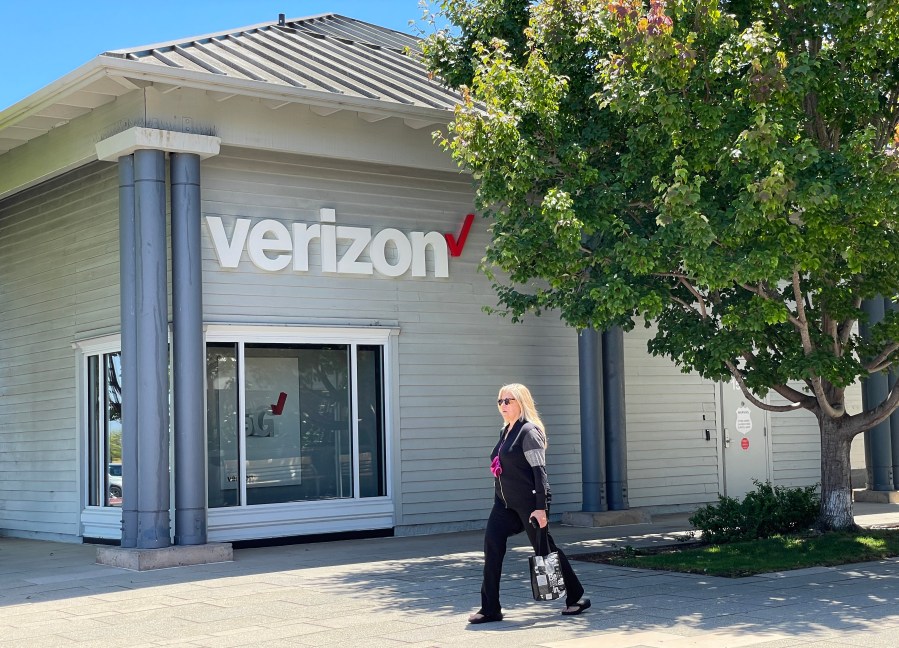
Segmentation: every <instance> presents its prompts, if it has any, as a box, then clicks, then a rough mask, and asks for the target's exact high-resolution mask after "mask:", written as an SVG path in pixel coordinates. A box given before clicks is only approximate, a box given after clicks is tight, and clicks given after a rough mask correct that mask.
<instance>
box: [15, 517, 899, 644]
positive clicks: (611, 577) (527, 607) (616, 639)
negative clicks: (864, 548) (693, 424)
mask: <svg viewBox="0 0 899 648" xmlns="http://www.w3.org/2000/svg"><path fill="white" fill-rule="evenodd" d="M855 512H856V518H857V521H858V522H859V523H860V524H862V525H865V526H872V525H874V526H877V525H899V505H897V504H856V505H855ZM687 528H688V524H687V522H686V516H685V515H668V516H655V517H654V519H653V523H652V524H646V525H634V526H626V527H613V528H605V529H583V528H573V527H561V526H558V525H557V526H555V527H554V530H553V534H554V535H555V537H556V539H557V540H558V541H559V543H560V544H562V545H563V546H564V547H565V549H566V551H567V552H568V553H572V554H576V553H585V552H592V551H599V550H603V549H608V548H613V547H621V546H625V545H632V546H642V545H647V544H661V543H671V542H673V541H674V538H675V536H676V535H677V534H678V533H681V532H683V531H685V530H686V529H687ZM520 538H521V540H524V536H520ZM481 542H482V534H481V533H480V532H467V533H454V534H445V535H433V536H424V537H408V538H379V539H368V540H344V541H338V542H329V543H317V544H304V545H291V546H284V547H268V548H261V549H238V550H235V552H234V555H235V560H234V562H231V563H219V564H212V565H199V566H194V567H179V568H176V569H168V570H159V571H152V572H131V571H126V570H122V569H117V568H114V567H106V566H100V565H95V564H93V563H94V559H95V554H96V547H93V546H89V545H72V544H63V543H53V542H41V541H33V540H18V539H10V538H0V648H7V647H9V648H12V647H13V646H14V647H16V648H32V647H33V648H40V647H44V646H46V647H48V648H62V647H68V646H72V647H78V648H89V647H93V646H103V647H107V646H109V647H113V646H129V647H149V646H196V647H200V646H205V647H210V648H212V647H223V648H224V647H231V646H266V647H275V648H276V647H280V646H341V647H346V648H350V647H353V646H373V647H381V646H385V647H391V646H403V647H405V648H425V647H437V646H439V647H441V648H443V647H451V646H452V647H455V646H460V645H465V646H466V647H467V648H477V647H479V646H483V647H485V648H487V647H490V648H494V647H506V646H508V647H510V648H513V647H514V648H526V647H528V646H543V647H547V648H586V647H592V646H597V647H601V648H688V647H690V648H700V647H702V648H705V647H708V648H727V647H743V646H753V647H756V648H763V647H764V648H775V647H778V648H779V647H783V648H787V647H794V646H809V647H810V646H816V647H818V648H837V647H841V648H846V647H847V646H866V647H869V648H878V647H886V646H889V647H899V559H892V560H887V561H883V562H877V563H865V564H858V565H845V566H842V567H832V568H815V569H806V570H801V571H795V572H784V573H775V574H765V575H761V576H754V577H750V578H742V579H725V578H712V577H703V576H694V575H686V574H672V573H665V572H655V571H647V570H637V569H623V568H618V567H610V566H608V565H600V564H595V563H587V562H581V561H576V562H574V568H575V570H576V571H577V572H578V575H579V576H580V578H581V580H582V581H583V582H584V585H585V587H586V588H587V596H589V597H590V598H591V599H592V601H593V607H592V608H591V609H590V610H589V611H588V612H586V613H584V614H583V615H581V616H578V617H563V616H561V615H560V614H559V611H560V610H561V608H562V605H563V604H562V603H561V602H556V603H554V604H538V603H535V602H534V601H532V600H531V598H530V588H529V586H528V583H527V579H526V566H527V561H526V557H527V556H528V555H529V553H530V552H529V550H528V549H527V548H526V547H524V546H521V545H520V544H519V545H515V544H510V549H511V550H510V552H509V555H508V556H507V560H506V570H505V575H504V579H503V605H504V611H505V614H506V620H504V621H503V622H501V623H493V624H485V625H481V626H471V625H469V624H467V623H466V617H467V615H468V614H469V613H470V612H472V611H474V610H475V609H477V607H478V603H479V593H478V592H479V588H480V572H481ZM512 547H514V548H512Z"/></svg>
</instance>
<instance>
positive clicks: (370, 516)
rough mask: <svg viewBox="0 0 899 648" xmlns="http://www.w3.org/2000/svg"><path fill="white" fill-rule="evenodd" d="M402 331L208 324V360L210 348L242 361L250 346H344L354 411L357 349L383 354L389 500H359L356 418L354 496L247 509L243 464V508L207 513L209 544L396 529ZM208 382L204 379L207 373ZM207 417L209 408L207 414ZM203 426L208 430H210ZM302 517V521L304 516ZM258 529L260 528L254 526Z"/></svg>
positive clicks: (240, 410)
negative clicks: (219, 347) (230, 349)
mask: <svg viewBox="0 0 899 648" xmlns="http://www.w3.org/2000/svg"><path fill="white" fill-rule="evenodd" d="M398 335H399V328H398V327H394V326H328V325H299V326H280V325H254V324H246V325H245V324H208V325H207V326H206V329H205V336H204V337H205V339H204V356H205V348H206V345H207V344H210V343H215V344H234V345H235V348H236V351H237V357H238V360H240V359H242V358H243V350H244V346H245V345H247V344H263V345H264V344H288V345H302V344H340V345H347V346H349V347H350V349H351V353H350V359H351V360H350V367H349V370H350V371H351V376H352V388H351V398H352V407H353V410H354V411H358V384H357V380H358V375H357V370H358V367H357V366H356V365H357V359H358V355H357V347H358V346H362V345H367V346H380V347H381V348H382V355H381V362H382V368H381V372H382V399H383V409H384V412H383V418H384V420H383V427H384V487H385V495H380V496H373V497H360V480H359V452H358V448H359V436H358V434H359V429H358V421H357V420H355V419H356V418H357V417H353V418H354V420H353V422H352V423H353V425H352V439H353V447H354V452H353V459H352V461H353V477H354V479H353V496H352V497H347V498H341V499H323V500H309V501H296V502H283V503H272V504H252V505H249V504H246V501H247V498H246V467H245V462H244V461H241V462H240V480H241V484H240V488H241V493H240V502H241V503H240V504H239V505H237V506H230V507H220V508H208V509H207V510H208V530H209V531H208V533H209V539H210V541H228V540H243V539H251V538H256V537H265V536H266V535H271V536H284V535H306V534H315V533H332V532H340V531H350V530H362V529H374V528H391V527H393V526H394V524H395V509H394V494H395V487H394V483H395V481H394V477H395V475H394V465H395V461H394V458H393V454H394V430H396V429H397V427H396V424H395V421H396V418H395V412H396V398H397V395H396V389H395V386H394V385H395V367H396V364H395V362H396V358H395V355H396V343H395V340H396V337H397V336H398ZM243 372H244V362H240V361H238V385H239V387H238V390H239V397H238V420H239V421H243V420H245V416H244V415H245V412H244V407H245V395H244V394H243V391H244V389H245V376H244V373H243ZM204 376H205V373H204ZM204 411H205V408H204ZM205 429H206V428H205V425H204V430H205ZM245 443H246V436H245V434H244V433H241V434H239V444H240V449H239V452H240V456H241V457H245V456H246V447H245ZM300 511H302V514H301V515H299V512H300ZM251 525H255V526H251Z"/></svg>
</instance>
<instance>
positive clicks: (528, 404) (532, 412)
mask: <svg viewBox="0 0 899 648" xmlns="http://www.w3.org/2000/svg"><path fill="white" fill-rule="evenodd" d="M503 394H512V397H513V398H514V399H515V400H516V401H517V402H518V406H519V407H520V408H521V415H520V416H519V417H518V420H519V421H529V422H531V423H533V424H534V425H536V426H537V427H538V428H539V429H540V431H541V432H542V433H543V442H544V445H546V447H549V439H548V438H547V436H546V428H545V427H544V426H543V421H541V420H540V413H539V412H538V411H537V406H536V405H535V404H534V397H533V396H531V390H530V389H528V388H527V387H525V386H524V385H522V384H521V383H512V384H510V385H503V386H502V387H500V388H499V394H498V396H497V398H502V397H503Z"/></svg>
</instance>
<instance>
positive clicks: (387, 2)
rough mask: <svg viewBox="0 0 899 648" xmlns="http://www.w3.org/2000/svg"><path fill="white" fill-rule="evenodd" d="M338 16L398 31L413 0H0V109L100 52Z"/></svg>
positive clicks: (410, 14)
mask: <svg viewBox="0 0 899 648" xmlns="http://www.w3.org/2000/svg"><path fill="white" fill-rule="evenodd" d="M279 13H283V14H285V15H286V16H287V18H288V19H289V18H302V17H304V16H313V15H316V14H321V13H338V14H342V15H344V16H349V17H351V18H357V19H359V20H364V21H366V22H371V23H374V24H376V25H381V26H382V27H389V28H390V29H396V30H399V31H402V32H406V33H414V30H413V28H412V27H410V26H409V21H410V20H412V21H416V22H418V21H419V18H420V17H421V9H420V8H419V4H418V0H277V1H275V0H149V1H144V2H134V1H132V0H0V26H2V28H3V33H2V34H0V110H3V109H5V108H7V107H9V106H11V105H12V104H14V103H17V102H18V101H20V100H21V99H24V98H25V97H27V96H29V95H31V94H33V93H34V92H36V91H38V90H40V89H41V88H43V87H44V86H46V85H49V84H50V83H52V82H53V81H55V80H56V79H58V78H60V77H61V76H64V75H65V74H67V73H69V72H71V71H72V70H74V69H75V68H77V67H79V66H81V65H83V64H84V63H87V62H88V61H89V60H91V59H92V58H94V57H95V56H97V55H98V54H100V53H102V52H106V51H109V50H116V49H125V48H131V47H139V46H141V45H150V44H153V43H162V42H166V41H171V40H177V39H181V38H186V37H189V36H198V35H201V34H208V33H212V32H218V31H224V30H228V29H233V28H237V27H244V26H247V25H255V24H258V23H264V22H271V21H276V20H278V14H279Z"/></svg>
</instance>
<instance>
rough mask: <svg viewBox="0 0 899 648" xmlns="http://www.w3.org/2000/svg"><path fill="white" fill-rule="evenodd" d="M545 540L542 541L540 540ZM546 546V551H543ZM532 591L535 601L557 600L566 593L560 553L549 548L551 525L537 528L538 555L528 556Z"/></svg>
mask: <svg viewBox="0 0 899 648" xmlns="http://www.w3.org/2000/svg"><path fill="white" fill-rule="evenodd" d="M541 539H542V540H543V542H542V543H541V542H540V540H541ZM541 547H545V548H546V551H545V552H543V551H541ZM528 567H529V568H530V572H531V593H532V594H533V595H534V600H535V601H555V600H556V599H557V598H561V596H562V595H563V594H564V593H565V579H563V578H562V567H561V565H559V553H558V552H556V551H552V552H551V551H550V550H549V525H547V526H545V527H543V528H542V529H540V528H539V527H538V529H537V555H535V556H531V557H530V558H528Z"/></svg>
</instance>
